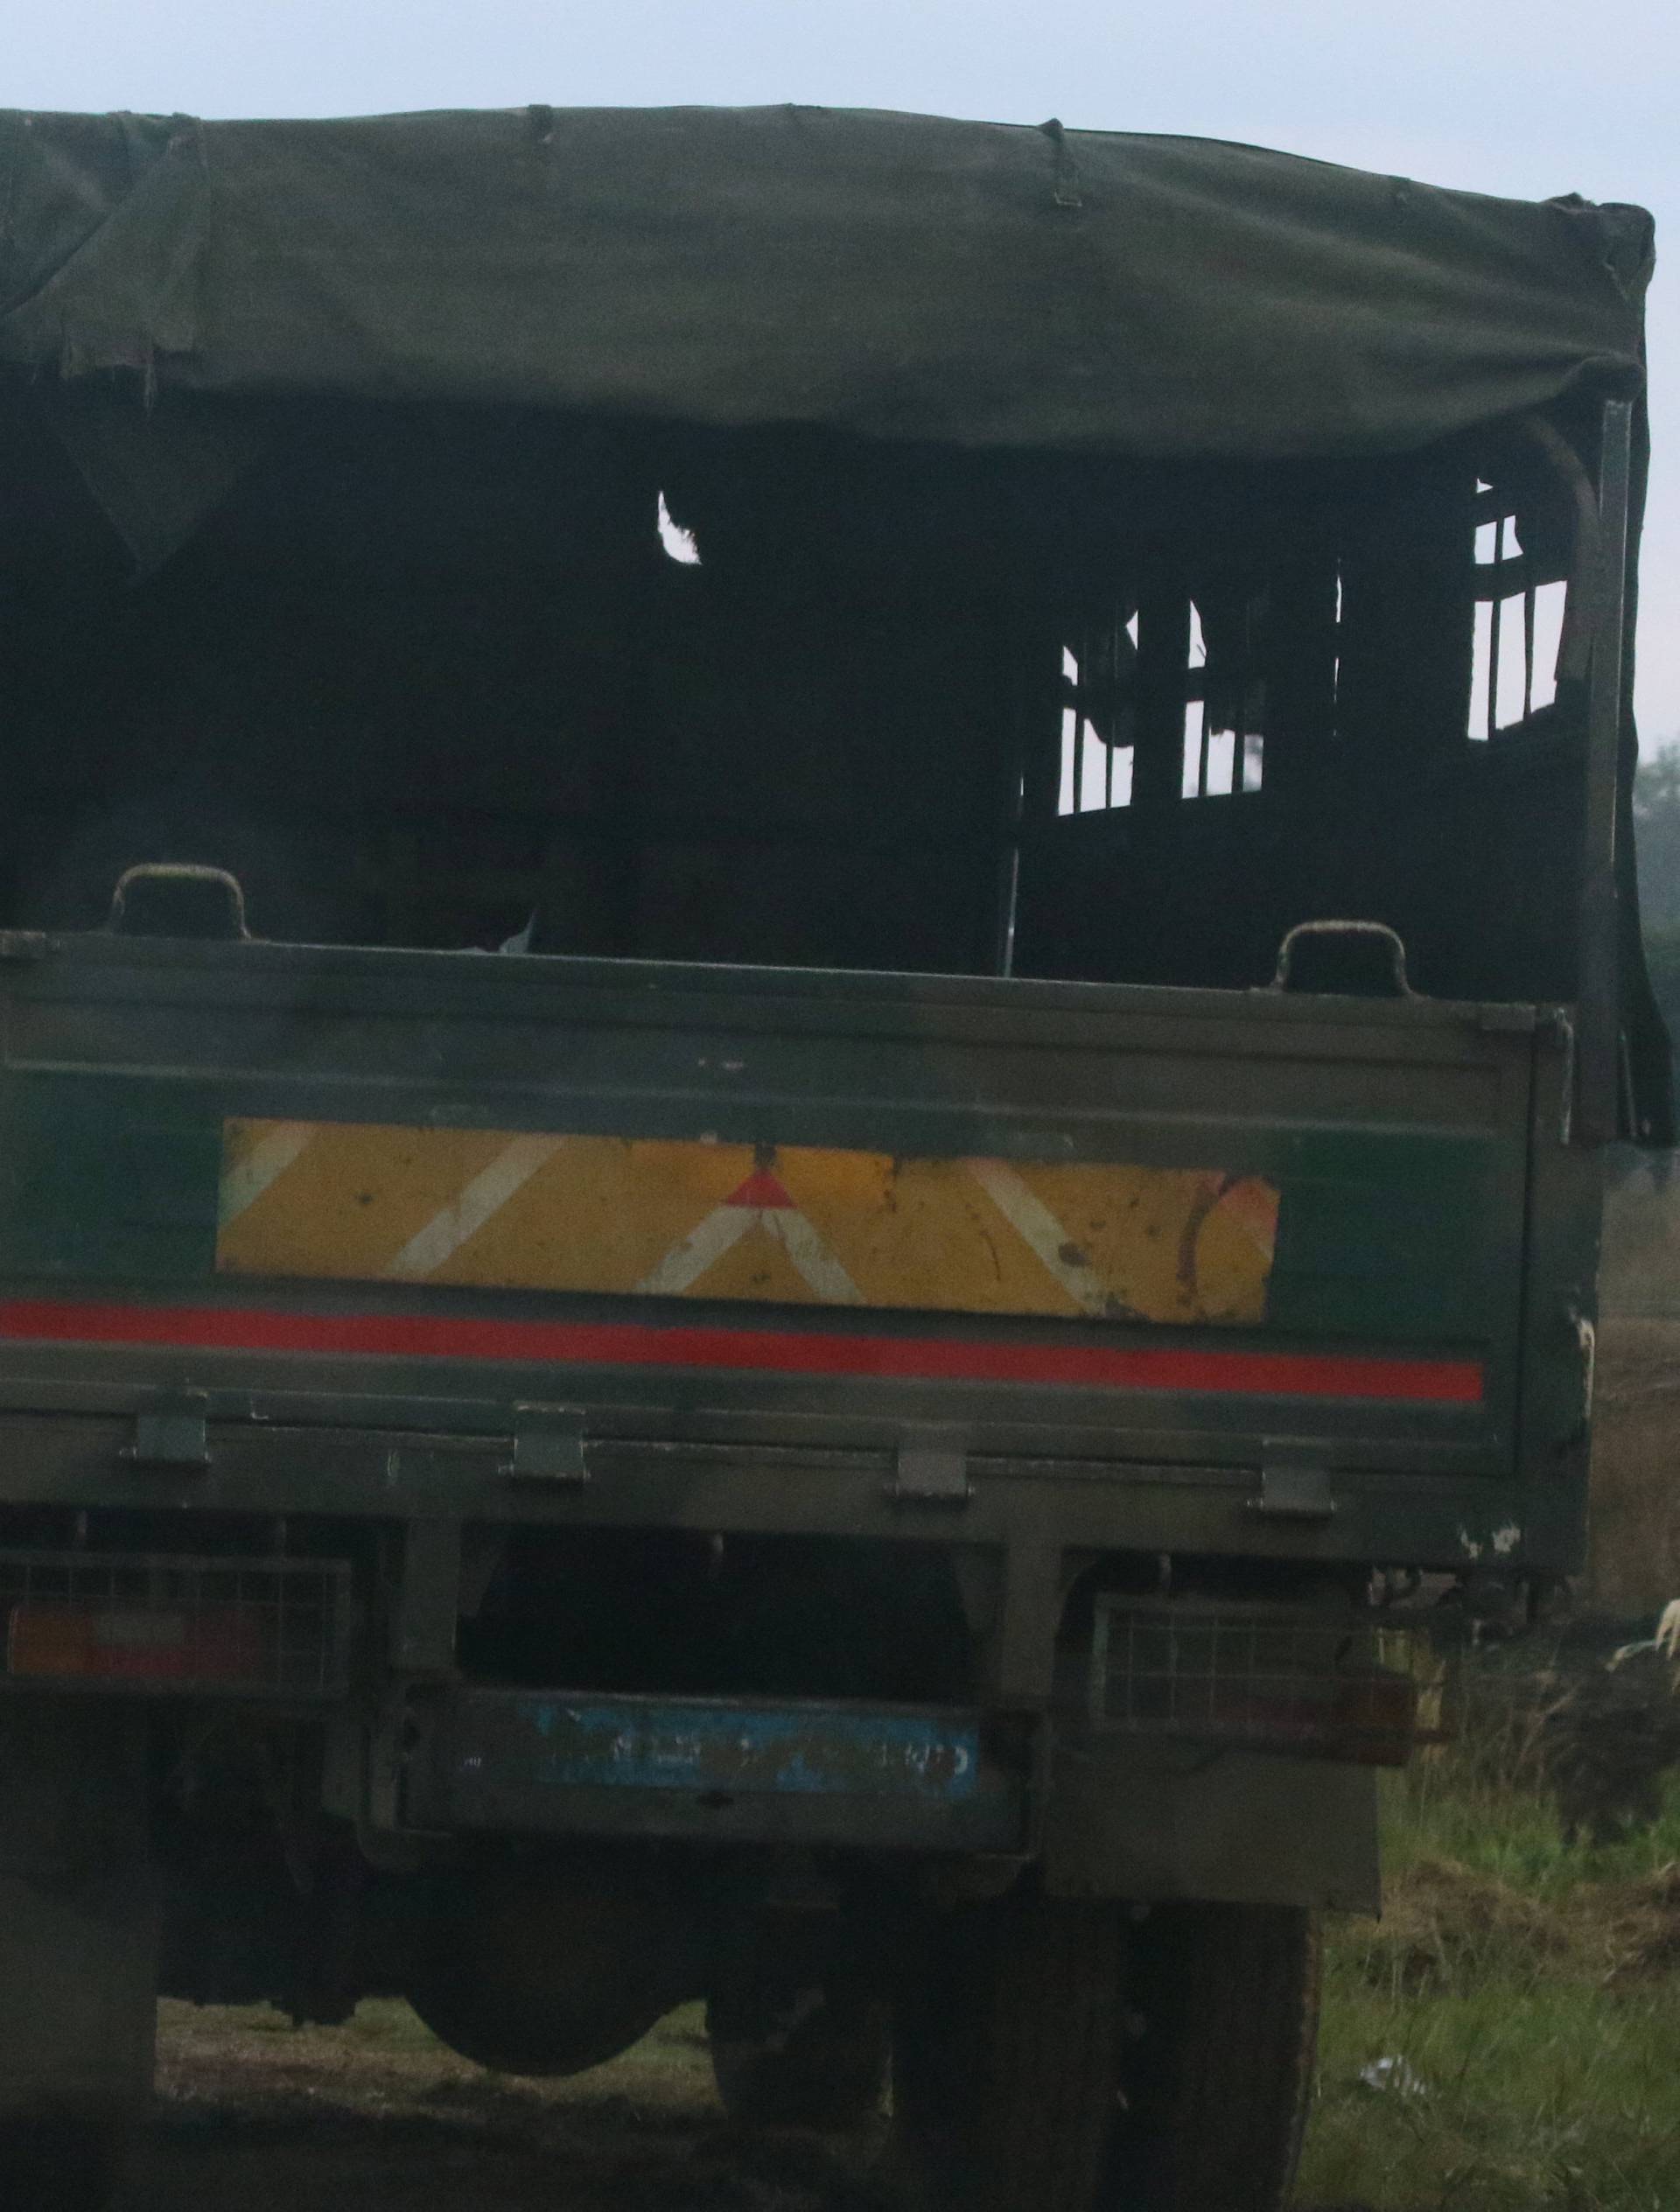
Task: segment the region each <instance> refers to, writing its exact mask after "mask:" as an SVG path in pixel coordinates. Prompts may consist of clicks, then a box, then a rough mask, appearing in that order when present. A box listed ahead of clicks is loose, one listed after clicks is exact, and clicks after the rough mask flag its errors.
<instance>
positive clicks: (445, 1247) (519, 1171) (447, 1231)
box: [385, 1137, 566, 1280]
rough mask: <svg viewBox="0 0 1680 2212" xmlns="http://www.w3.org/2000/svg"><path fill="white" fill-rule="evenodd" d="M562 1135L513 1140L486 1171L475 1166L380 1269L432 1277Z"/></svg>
mask: <svg viewBox="0 0 1680 2212" xmlns="http://www.w3.org/2000/svg"><path fill="white" fill-rule="evenodd" d="M565 1141H566V1140H565V1138H563V1137H515V1138H514V1139H513V1141H512V1142H511V1143H510V1144H507V1145H503V1146H502V1148H501V1150H500V1152H498V1153H497V1154H496V1156H495V1158H494V1159H493V1160H492V1161H491V1163H490V1165H489V1166H488V1167H484V1168H480V1169H479V1173H477V1174H476V1175H475V1176H474V1177H473V1178H472V1181H471V1182H470V1183H469V1184H468V1185H467V1186H466V1187H465V1190H464V1191H463V1192H462V1193H461V1194H460V1196H459V1197H458V1198H457V1199H454V1200H451V1202H450V1204H449V1205H447V1206H445V1207H444V1208H442V1210H441V1211H440V1212H438V1213H436V1214H434V1215H432V1217H431V1219H430V1221H429V1222H427V1223H426V1225H425V1227H424V1228H423V1229H421V1230H419V1231H418V1232H417V1233H416V1235H415V1236H411V1237H410V1238H409V1241H408V1243H406V1244H405V1245H404V1246H403V1247H402V1250H401V1251H400V1252H399V1253H398V1254H397V1256H396V1257H395V1259H394V1260H393V1261H392V1262H391V1263H390V1264H389V1265H388V1267H387V1268H386V1270H385V1272H386V1273H387V1275H402V1276H406V1277H408V1278H410V1279H419V1280H423V1279H424V1278H425V1277H427V1276H428V1275H435V1274H436V1273H437V1270H438V1269H439V1268H440V1267H442V1266H443V1264H444V1262H445V1261H446V1260H448V1259H450V1258H451V1257H452V1256H453V1255H454V1254H455V1253H457V1252H458V1251H459V1250H460V1249H461V1247H462V1245H463V1244H465V1242H466V1240H467V1238H468V1237H469V1236H476V1235H477V1234H478V1232H479V1229H482V1228H483V1227H484V1225H485V1223H486V1222H487V1221H489V1220H490V1219H491V1218H492V1217H493V1215H497V1214H499V1213H500V1211H501V1209H502V1208H503V1207H504V1206H505V1205H506V1204H507V1201H508V1200H509V1199H510V1198H511V1197H512V1196H513V1195H514V1192H515V1191H516V1190H518V1189H520V1188H521V1186H522V1185H524V1184H526V1183H528V1182H529V1181H530V1180H531V1178H532V1176H533V1175H535V1173H536V1171H537V1169H538V1168H539V1167H541V1166H542V1164H543V1162H544V1161H545V1160H550V1159H553V1158H554V1155H555V1154H556V1152H558V1151H559V1149H560V1147H561V1146H562V1145H563V1144H564V1143H565Z"/></svg>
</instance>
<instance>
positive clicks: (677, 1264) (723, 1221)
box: [636, 1206, 759, 1298]
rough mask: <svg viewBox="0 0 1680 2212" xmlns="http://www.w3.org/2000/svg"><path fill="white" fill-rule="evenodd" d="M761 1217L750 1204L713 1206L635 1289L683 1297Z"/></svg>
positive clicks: (647, 1293)
mask: <svg viewBox="0 0 1680 2212" xmlns="http://www.w3.org/2000/svg"><path fill="white" fill-rule="evenodd" d="M758 1218H759V1216H758V1215H757V1214H756V1213H755V1212H754V1210H753V1208H752V1207H750V1206H715V1207H713V1208H712V1210H711V1213H710V1214H708V1215H706V1217H705V1219H704V1221H703V1222H701V1223H700V1224H699V1225H698V1227H697V1228H695V1229H690V1231H689V1234H688V1235H687V1236H685V1237H683V1239H682V1241H681V1242H680V1243H676V1244H673V1245H672V1247H671V1249H670V1250H669V1252H667V1253H666V1255H665V1257H664V1258H663V1259H662V1260H661V1262H660V1264H659V1265H658V1266H657V1267H656V1268H655V1269H654V1271H653V1272H652V1273H651V1274H650V1275H644V1276H643V1277H642V1278H641V1282H640V1283H638V1284H637V1285H636V1289H637V1290H638V1291H639V1292H643V1293H645V1294H646V1295H647V1296H648V1297H649V1298H678V1297H680V1296H681V1295H682V1293H683V1292H684V1291H687V1290H691V1289H692V1288H693V1287H694V1285H695V1284H697V1282H698V1281H699V1279H700V1278H701V1277H702V1276H703V1275H704V1273H705V1271H706V1270H707V1269H708V1268H709V1267H715V1266H716V1265H717V1264H718V1261H719V1260H720V1259H722V1257H724V1254H725V1252H727V1251H728V1250H730V1249H731V1248H732V1246H733V1245H736V1244H739V1243H740V1241H741V1239H742V1237H744V1236H746V1232H747V1231H748V1229H751V1228H752V1226H753V1222H755V1221H757V1220H758Z"/></svg>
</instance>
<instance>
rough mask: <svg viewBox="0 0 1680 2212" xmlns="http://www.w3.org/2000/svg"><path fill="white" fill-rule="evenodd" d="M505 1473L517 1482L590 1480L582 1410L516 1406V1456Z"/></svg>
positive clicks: (569, 1406) (566, 1407)
mask: <svg viewBox="0 0 1680 2212" xmlns="http://www.w3.org/2000/svg"><path fill="white" fill-rule="evenodd" d="M502 1473H503V1474H505V1475H506V1476H507V1478H508V1480H509V1481H514V1482H567V1483H584V1482H587V1481H589V1461H588V1458H587V1456H586V1446H585V1439H584V1416H583V1412H582V1411H581V1409H580V1408H579V1407H577V1406H575V1405H516V1406H515V1407H514V1450H513V1457H512V1458H511V1459H509V1460H507V1461H506V1462H505V1463H504V1465H503V1467H502Z"/></svg>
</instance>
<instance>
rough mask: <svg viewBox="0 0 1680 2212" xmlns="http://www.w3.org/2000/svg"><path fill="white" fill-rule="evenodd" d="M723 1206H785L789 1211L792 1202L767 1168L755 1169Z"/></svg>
mask: <svg viewBox="0 0 1680 2212" xmlns="http://www.w3.org/2000/svg"><path fill="white" fill-rule="evenodd" d="M724 1203H725V1206H751V1207H753V1208H768V1207H772V1206H785V1207H787V1208H789V1209H790V1210H797V1209H796V1208H794V1201H793V1200H792V1199H791V1198H789V1197H788V1194H787V1192H786V1191H785V1190H783V1188H782V1187H781V1184H780V1183H779V1182H778V1181H777V1180H776V1178H775V1177H774V1175H773V1174H772V1173H770V1170H769V1169H768V1168H767V1167H755V1168H754V1169H753V1173H751V1174H750V1175H749V1176H748V1177H747V1179H746V1182H744V1183H743V1184H742V1185H741V1187H740V1188H739V1190H733V1191H732V1192H731V1193H730V1194H729V1196H728V1197H727V1198H726V1199H725V1201H724Z"/></svg>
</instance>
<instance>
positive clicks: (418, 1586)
mask: <svg viewBox="0 0 1680 2212" xmlns="http://www.w3.org/2000/svg"><path fill="white" fill-rule="evenodd" d="M401 1572H402V1579H401V1581H400V1582H399V1583H398V1584H397V1586H396V1591H395V1605H394V1607H393V1610H392V1616H391V1665H392V1666H393V1668H394V1669H395V1670H396V1671H397V1672H398V1673H399V1674H406V1675H434V1676H447V1675H450V1674H451V1673H453V1671H454V1668H455V1628H456V1623H457V1621H458V1618H459V1615H460V1610H461V1524H460V1523H459V1522H458V1521H411V1522H410V1523H409V1526H408V1528H407V1530H405V1531H404V1534H403V1539H402V1570H401Z"/></svg>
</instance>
